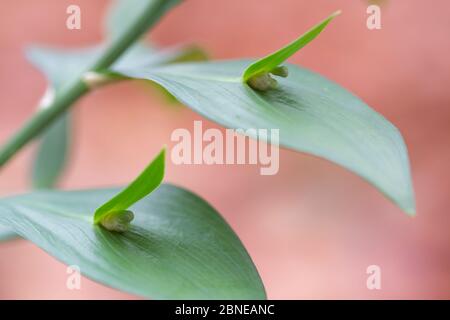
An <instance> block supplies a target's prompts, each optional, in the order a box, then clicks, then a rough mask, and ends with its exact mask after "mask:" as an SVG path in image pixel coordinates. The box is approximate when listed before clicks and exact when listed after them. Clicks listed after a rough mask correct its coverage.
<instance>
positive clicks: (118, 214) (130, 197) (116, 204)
mask: <svg viewBox="0 0 450 320" xmlns="http://www.w3.org/2000/svg"><path fill="white" fill-rule="evenodd" d="M164 158H165V148H164V149H162V150H161V152H160V153H159V154H158V155H157V156H156V158H155V159H153V161H152V162H151V163H150V164H149V165H148V166H147V168H145V170H144V171H143V172H142V173H141V174H140V175H139V176H138V177H137V178H136V179H135V180H134V181H133V182H131V183H130V184H129V185H128V186H127V187H126V188H125V189H124V190H122V191H121V192H120V193H119V194H117V195H116V196H114V197H113V198H112V199H110V200H108V201H107V202H106V203H105V204H103V205H102V206H101V207H100V208H98V209H97V210H96V211H95V214H94V224H100V225H101V226H103V227H104V228H106V229H108V230H110V231H116V232H124V231H127V230H128V227H129V224H130V222H131V221H132V220H133V219H134V214H133V212H132V211H129V210H127V209H128V208H129V207H130V206H132V205H133V204H135V203H136V202H138V201H139V200H141V199H142V198H144V197H145V196H147V195H149V194H150V193H151V192H152V191H153V190H155V189H156V188H157V187H158V186H159V185H160V184H161V182H162V180H163V178H164Z"/></svg>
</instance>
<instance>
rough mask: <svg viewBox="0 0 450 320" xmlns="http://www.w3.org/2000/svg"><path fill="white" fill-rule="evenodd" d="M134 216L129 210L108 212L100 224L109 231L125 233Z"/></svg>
mask: <svg viewBox="0 0 450 320" xmlns="http://www.w3.org/2000/svg"><path fill="white" fill-rule="evenodd" d="M133 219H134V214H133V212H131V211H129V210H123V211H116V212H110V213H108V214H106V215H105V216H104V217H103V218H102V219H101V220H100V224H101V225H102V227H104V228H105V229H108V230H109V231H116V232H125V231H127V230H128V228H129V226H130V222H131V221H133Z"/></svg>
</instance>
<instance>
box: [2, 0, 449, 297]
mask: <svg viewBox="0 0 450 320" xmlns="http://www.w3.org/2000/svg"><path fill="white" fill-rule="evenodd" d="M385 2H386V5H385V6H383V8H382V29H381V30H377V31H370V30H368V29H367V28H366V18H367V14H366V8H367V6H368V4H367V2H366V1H363V0H360V1H348V0H335V1H329V0H316V1H306V0H304V1H300V0H277V1H269V0H246V1H242V0H227V1H219V0H217V1H211V0H188V1H186V2H185V3H184V4H182V5H180V6H179V7H178V8H176V9H175V10H173V11H172V12H171V13H170V14H168V15H167V16H166V17H165V18H164V19H163V21H162V22H161V23H160V24H158V26H157V27H156V28H155V29H154V30H153V32H151V38H152V39H153V41H154V42H156V43H158V44H160V45H162V46H170V45H173V44H177V43H180V42H181V43H196V44H199V45H200V46H202V47H204V48H205V49H206V50H207V51H208V52H209V53H210V55H211V56H212V57H213V58H220V59H225V58H241V57H260V56H263V55H265V54H267V53H269V52H271V51H273V50H275V49H278V48H280V47H281V46H283V45H284V44H286V43H288V42H290V41H291V40H293V39H294V38H296V37H297V36H298V35H299V34H301V33H303V32H304V31H305V30H306V29H308V28H309V27H310V26H312V25H313V24H315V23H316V22H318V21H319V20H321V19H323V18H324V17H326V16H328V15H329V14H330V13H331V12H333V11H335V10H336V9H342V10H343V15H342V16H340V17H339V18H337V19H336V20H335V21H333V22H332V24H331V25H330V27H329V28H327V29H326V31H325V32H324V33H323V34H322V35H320V37H319V38H318V39H317V40H316V41H314V42H313V43H311V44H310V45H309V46H308V47H307V48H305V49H304V50H302V51H301V52H300V53H299V54H297V55H295V56H294V57H293V58H292V59H291V62H294V63H297V64H301V65H303V66H305V67H307V68H309V69H312V70H314V71H317V72H319V73H321V74H323V75H325V76H326V77H328V78H330V79H333V80H334V81H336V82H338V83H340V84H341V85H343V86H344V87H346V88H348V89H349V90H351V91H353V92H354V93H356V94H357V95H358V96H360V97H361V98H362V99H363V100H365V101H366V102H367V103H368V104H369V105H371V106H372V107H373V108H374V109H376V110H377V111H379V112H380V113H382V114H383V115H384V116H386V117H387V118H388V119H389V120H390V121H392V122H393V123H394V124H395V125H396V126H397V127H398V128H399V129H400V130H401V132H402V133H403V135H404V137H405V140H406V143H407V145H408V147H409V152H410V158H411V165H412V173H413V180H414V187H415V191H416V196H417V216H416V217H414V218H410V217H408V216H406V215H405V214H403V213H402V212H401V211H400V210H399V209H398V208H397V207H395V206H394V205H393V204H391V203H390V202H389V201H388V200H387V199H386V198H384V197H383V196H382V195H381V194H380V193H379V192H378V191H377V190H375V189H374V188H373V187H372V186H370V185H369V184H367V183H366V182H364V181H362V180H361V179H360V178H358V177H356V176H354V175H353V174H350V173H348V172H347V171H345V170H343V169H342V168H340V167H338V166H336V165H334V164H331V163H329V162H326V161H324V160H321V159H317V158H314V157H312V156H309V155H305V154H299V153H295V152H292V151H287V150H282V151H281V154H280V157H281V158H280V171H279V173H278V175H275V176H260V175H259V170H258V168H257V167H256V166H248V167H246V166H206V165H203V166H175V165H173V164H172V163H170V161H168V168H167V175H166V181H169V182H173V183H176V184H179V185H182V186H185V187H187V188H189V189H191V190H193V191H194V192H196V193H198V194H200V195H201V196H202V197H203V198H205V199H206V200H207V201H209V202H210V203H211V204H212V205H213V206H214V207H215V208H216V209H217V210H218V211H219V212H221V213H222V215H223V216H224V217H225V218H226V220H227V221H228V222H229V223H230V224H231V226H232V227H233V228H234V230H235V231H236V233H237V234H238V235H239V237H240V238H241V240H242V241H243V243H244V245H245V246H246V248H247V249H248V251H249V253H250V255H251V257H252V258H253V261H254V262H255V264H256V266H257V268H258V270H259V272H260V274H261V276H262V279H263V281H264V283H265V286H266V289H267V293H268V297H269V298H271V299H316V298H325V299H329V298H338V299H341V298H352V299H362V298H368V299H380V298H406V299H415V298H425V299H429V298H447V299H448V298H450V232H449V222H450V215H449V212H448V211H449V207H450V198H449V187H450V165H449V163H450V144H449V143H448V140H449V137H450V109H449V102H450V91H449V89H448V86H449V84H450V61H449V55H450V41H449V30H450V19H448V12H450V2H448V1H446V0H435V1H432V2H430V1H429V2H425V1H420V0H408V1H407V0H395V1H385ZM70 4H77V5H79V6H80V7H81V10H82V29H81V30H68V29H66V27H65V20H66V17H67V15H66V13H65V11H66V8H67V6H68V5H70ZM107 5H108V1H103V0H97V1H89V0H70V1H65V0H64V1H63V0H59V1H55V0H40V1H28V0H14V1H12V0H9V1H8V0H4V1H1V2H0V49H1V59H0V88H1V89H0V101H1V103H0V143H3V142H4V141H5V140H6V139H7V138H8V137H9V136H10V135H11V134H12V133H13V132H15V131H16V130H17V129H18V128H19V127H20V126H21V124H22V123H23V122H24V121H25V120H26V119H27V118H28V117H30V115H31V114H32V113H33V112H34V108H35V106H36V104H37V101H38V100H39V98H40V96H41V95H42V93H43V92H44V89H45V86H46V83H45V79H44V77H43V76H42V74H40V73H39V72H38V71H37V70H36V69H35V68H34V67H33V66H31V65H30V64H29V63H28V62H27V61H26V59H25V58H24V55H23V50H24V48H25V46H26V45H29V44H33V43H34V44H38V43H39V44H49V45H55V46H58V45H60V46H67V47H77V46H82V45H91V44H95V43H97V42H99V41H100V40H101V38H102V16H103V13H104V11H105V8H106V7H107ZM198 119H201V117H200V116H199V115H197V114H196V113H194V112H192V111H190V110H189V109H188V108H185V107H180V106H171V105H167V103H166V102H165V101H164V99H162V98H161V96H160V95H158V94H155V92H154V90H152V89H151V88H150V89H147V90H146V86H145V85H143V84H140V83H136V82H127V83H120V84H117V85H112V86H109V87H106V88H103V89H101V90H98V91H96V92H94V93H93V94H90V95H88V96H86V97H85V98H83V99H82V100H81V101H80V102H79V103H78V104H77V106H76V111H75V145H74V149H73V152H72V158H71V162H70V166H69V168H68V170H67V172H66V174H65V176H64V179H63V182H62V187H63V188H65V189H71V188H87V187H100V186H110V185H117V184H125V183H127V182H128V181H130V180H131V179H132V178H133V177H134V176H135V175H136V173H138V172H139V171H140V170H141V169H142V168H143V167H144V166H145V165H146V164H147V162H148V161H149V160H150V158H152V157H153V155H155V154H156V152H157V151H158V150H159V149H160V148H161V146H162V145H163V144H168V145H171V142H170V134H171V132H172V131H173V130H174V129H175V128H180V127H184V128H192V126H193V121H194V120H198ZM208 125H209V126H211V127H217V126H216V125H215V124H213V123H208ZM31 149H32V148H30V147H29V148H26V150H24V151H23V152H21V153H20V154H19V155H18V156H17V157H15V158H14V160H13V161H12V162H10V163H9V164H8V165H7V166H6V167H5V168H4V169H3V170H2V171H1V172H0V195H2V196H4V195H9V194H15V193H19V192H23V191H26V190H28V189H29V182H28V176H29V167H30V164H29V163H30V159H31V157H30V156H31ZM119 149H120V150H121V151H120V152H117V150H119ZM211 182H214V183H211ZM372 264H376V265H379V266H380V267H381V272H382V288H381V290H372V291H371V290H368V289H367V287H366V279H367V274H366V268H367V266H369V265H372ZM66 277H67V275H66V267H65V266H64V265H63V264H61V263H59V262H58V261H56V260H55V259H54V258H52V257H51V256H49V255H47V254H46V253H44V252H43V251H41V250H40V249H38V248H37V247H35V246H34V245H33V244H31V243H29V242H25V241H23V240H18V241H13V242H9V243H3V244H0V298H9V299H28V298H33V299H34V298H37V299H45V298H51V299H53V298H61V299H80V298H88V299H89V298H99V299H103V298H120V299H122V298H134V297H133V296H130V295H127V294H125V293H121V292H119V291H116V290H113V289H110V288H107V287H104V286H102V285H100V284H97V283H94V282H92V281H90V280H88V279H86V278H83V280H82V289H81V290H80V291H69V290H68V289H66V286H65V282H66Z"/></svg>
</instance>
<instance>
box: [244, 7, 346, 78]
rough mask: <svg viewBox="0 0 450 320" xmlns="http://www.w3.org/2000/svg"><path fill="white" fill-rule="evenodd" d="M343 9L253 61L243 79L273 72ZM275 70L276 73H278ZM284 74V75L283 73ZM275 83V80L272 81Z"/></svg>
mask: <svg viewBox="0 0 450 320" xmlns="http://www.w3.org/2000/svg"><path fill="white" fill-rule="evenodd" d="M340 13H341V11H340V10H339V11H336V12H334V13H333V14H332V15H330V16H329V17H328V18H326V19H325V20H323V21H322V22H320V23H318V24H317V25H315V26H314V27H312V28H311V29H310V30H309V31H307V32H306V33H305V34H303V35H302V36H300V37H299V38H298V39H296V40H295V41H293V42H291V43H290V44H288V45H287V46H285V47H283V48H281V49H280V50H278V51H276V52H274V53H272V54H270V55H268V56H266V57H264V58H262V59H260V60H258V61H256V62H254V63H252V64H251V65H250V66H249V67H248V68H247V69H246V70H245V71H244V74H243V75H242V78H243V81H244V82H248V81H249V80H250V79H251V78H253V77H255V76H260V75H263V76H264V75H267V74H268V73H272V71H273V70H274V69H275V70H277V67H278V66H279V65H280V64H282V63H283V62H284V61H286V59H288V58H289V57H291V56H292V55H293V54H294V53H296V52H297V51H298V50H300V49H301V48H303V47H304V46H306V45H307V44H308V43H309V42H311V41H312V40H313V39H314V38H316V37H317V36H318V35H319V34H320V32H322V30H323V29H325V27H326V26H327V25H328V23H330V21H331V20H333V19H334V18H335V17H336V16H338V15H339V14H340ZM276 73H277V72H275V73H274V74H276ZM282 76H283V75H282ZM272 83H273V82H272Z"/></svg>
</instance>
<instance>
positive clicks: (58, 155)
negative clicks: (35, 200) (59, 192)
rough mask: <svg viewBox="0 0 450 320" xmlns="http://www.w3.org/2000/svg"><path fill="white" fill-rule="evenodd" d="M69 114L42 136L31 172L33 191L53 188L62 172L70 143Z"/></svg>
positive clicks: (57, 121) (63, 116)
mask: <svg viewBox="0 0 450 320" xmlns="http://www.w3.org/2000/svg"><path fill="white" fill-rule="evenodd" d="M69 135H70V126H69V114H68V113H66V114H64V115H62V116H61V118H60V119H57V120H56V121H55V123H53V124H52V125H51V126H50V128H49V129H47V130H46V131H45V132H44V134H43V135H42V138H41V142H40V144H39V147H38V149H37V152H36V155H35V159H34V163H33V171H32V183H33V188H35V189H46V188H54V187H55V186H56V184H57V182H58V179H59V177H60V175H61V173H62V172H63V171H64V168H65V164H66V160H67V157H68V151H69V143H70V136H69Z"/></svg>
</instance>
